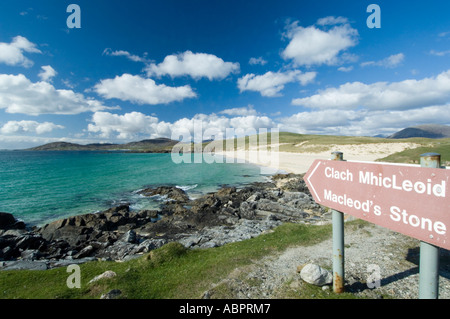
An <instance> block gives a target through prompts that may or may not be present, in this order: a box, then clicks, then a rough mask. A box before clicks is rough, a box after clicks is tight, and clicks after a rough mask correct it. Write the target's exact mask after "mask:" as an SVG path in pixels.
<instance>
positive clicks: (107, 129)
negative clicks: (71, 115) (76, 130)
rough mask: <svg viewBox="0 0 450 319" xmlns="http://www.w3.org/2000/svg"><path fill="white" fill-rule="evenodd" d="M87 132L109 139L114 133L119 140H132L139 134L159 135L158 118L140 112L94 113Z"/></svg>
mask: <svg viewBox="0 0 450 319" xmlns="http://www.w3.org/2000/svg"><path fill="white" fill-rule="evenodd" d="M88 131H89V132H95V133H100V136H101V137H103V138H109V137H111V136H112V135H113V134H114V133H116V134H118V136H117V137H118V138H119V139H132V138H133V137H135V136H138V135H140V134H147V135H152V134H157V133H160V132H158V118H156V117H153V116H148V115H145V114H143V113H140V112H131V113H126V114H124V115H117V114H111V113H108V112H96V113H94V114H93V115H92V123H90V124H89V125H88ZM163 133H164V132H163Z"/></svg>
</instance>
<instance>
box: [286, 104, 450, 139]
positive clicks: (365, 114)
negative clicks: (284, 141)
mask: <svg viewBox="0 0 450 319" xmlns="http://www.w3.org/2000/svg"><path fill="white" fill-rule="evenodd" d="M449 108H450V104H445V105H432V106H427V107H423V108H419V109H410V110H392V111H391V110H374V111H371V110H366V109H357V110H339V109H327V110H318V111H312V112H300V113H297V114H294V115H292V116H289V117H285V118H282V119H280V120H279V123H278V125H279V127H280V130H283V131H289V132H295V133H301V134H331V135H357V136H374V135H377V134H385V135H390V134H393V133H395V132H397V131H399V130H401V129H403V128H405V127H410V126H415V125H420V124H429V123H436V124H449V123H450V112H448V109H449Z"/></svg>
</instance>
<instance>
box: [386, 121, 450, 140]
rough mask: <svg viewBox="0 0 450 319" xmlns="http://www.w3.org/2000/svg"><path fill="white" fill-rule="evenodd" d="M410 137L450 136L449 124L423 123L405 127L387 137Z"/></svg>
mask: <svg viewBox="0 0 450 319" xmlns="http://www.w3.org/2000/svg"><path fill="white" fill-rule="evenodd" d="M411 137H425V138H447V137H450V126H448V125H438V124H425V125H419V126H413V127H407V128H405V129H403V130H401V131H398V132H397V133H394V134H392V135H391V136H389V137H388V138H392V139H401V138H411Z"/></svg>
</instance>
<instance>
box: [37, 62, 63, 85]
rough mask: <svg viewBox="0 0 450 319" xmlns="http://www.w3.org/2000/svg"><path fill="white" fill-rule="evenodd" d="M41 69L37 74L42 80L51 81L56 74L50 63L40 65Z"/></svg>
mask: <svg viewBox="0 0 450 319" xmlns="http://www.w3.org/2000/svg"><path fill="white" fill-rule="evenodd" d="M41 69H42V71H41V72H40V73H39V74H38V76H39V77H40V78H41V80H42V81H45V82H51V79H52V78H53V77H55V76H56V74H58V72H56V71H55V69H53V68H52V67H51V66H50V65H44V66H42V67H41Z"/></svg>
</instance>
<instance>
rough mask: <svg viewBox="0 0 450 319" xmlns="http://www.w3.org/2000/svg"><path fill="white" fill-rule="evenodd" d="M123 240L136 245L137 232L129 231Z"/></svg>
mask: <svg viewBox="0 0 450 319" xmlns="http://www.w3.org/2000/svg"><path fill="white" fill-rule="evenodd" d="M122 240H123V241H124V242H127V243H131V244H134V243H135V242H136V241H137V236H136V232H135V231H134V230H129V231H127V232H126V233H125V234H124V235H123V237H122Z"/></svg>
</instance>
